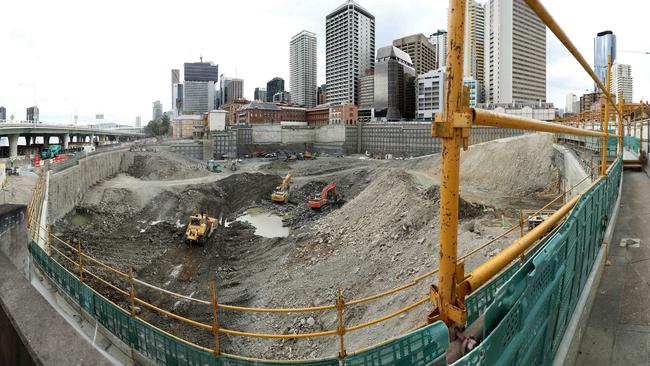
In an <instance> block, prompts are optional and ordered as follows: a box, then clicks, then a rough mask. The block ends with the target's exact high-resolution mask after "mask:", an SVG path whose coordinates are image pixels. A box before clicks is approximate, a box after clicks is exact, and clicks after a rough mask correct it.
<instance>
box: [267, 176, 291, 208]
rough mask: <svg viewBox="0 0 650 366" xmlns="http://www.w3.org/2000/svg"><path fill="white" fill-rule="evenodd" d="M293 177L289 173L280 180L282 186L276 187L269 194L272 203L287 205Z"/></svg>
mask: <svg viewBox="0 0 650 366" xmlns="http://www.w3.org/2000/svg"><path fill="white" fill-rule="evenodd" d="M292 177H293V175H292V174H291V173H289V174H287V176H286V177H284V180H282V184H280V185H279V186H278V187H275V190H274V191H273V193H272V194H271V199H272V200H273V201H274V202H281V203H287V202H289V191H291V178H292Z"/></svg>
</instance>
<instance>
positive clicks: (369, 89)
mask: <svg viewBox="0 0 650 366" xmlns="http://www.w3.org/2000/svg"><path fill="white" fill-rule="evenodd" d="M374 74H375V73H374V71H372V72H369V73H368V75H366V76H362V77H360V78H359V108H363V109H368V108H372V107H373V105H374V101H375V75H374Z"/></svg>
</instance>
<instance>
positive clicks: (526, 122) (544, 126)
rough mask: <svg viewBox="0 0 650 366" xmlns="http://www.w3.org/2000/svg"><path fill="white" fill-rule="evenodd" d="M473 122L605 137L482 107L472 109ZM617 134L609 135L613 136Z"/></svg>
mask: <svg viewBox="0 0 650 366" xmlns="http://www.w3.org/2000/svg"><path fill="white" fill-rule="evenodd" d="M472 114H473V115H474V117H473V123H474V124H475V125H480V126H492V127H502V128H518V129H522V130H529V131H538V132H553V133H566V134H570V135H578V136H593V137H607V134H605V133H603V132H600V131H592V130H583V129H581V128H576V127H571V126H564V125H561V124H558V123H552V122H544V121H539V120H536V119H531V118H524V117H517V116H511V115H507V114H501V113H497V112H493V111H486V110H484V109H473V110H472ZM615 136H617V135H609V137H615Z"/></svg>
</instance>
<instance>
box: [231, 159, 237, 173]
mask: <svg viewBox="0 0 650 366" xmlns="http://www.w3.org/2000/svg"><path fill="white" fill-rule="evenodd" d="M230 171H232V172H236V171H237V160H233V161H232V163H231V164H230Z"/></svg>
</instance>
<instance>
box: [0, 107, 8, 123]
mask: <svg viewBox="0 0 650 366" xmlns="http://www.w3.org/2000/svg"><path fill="white" fill-rule="evenodd" d="M6 120H7V109H6V108H5V107H0V121H6Z"/></svg>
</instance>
